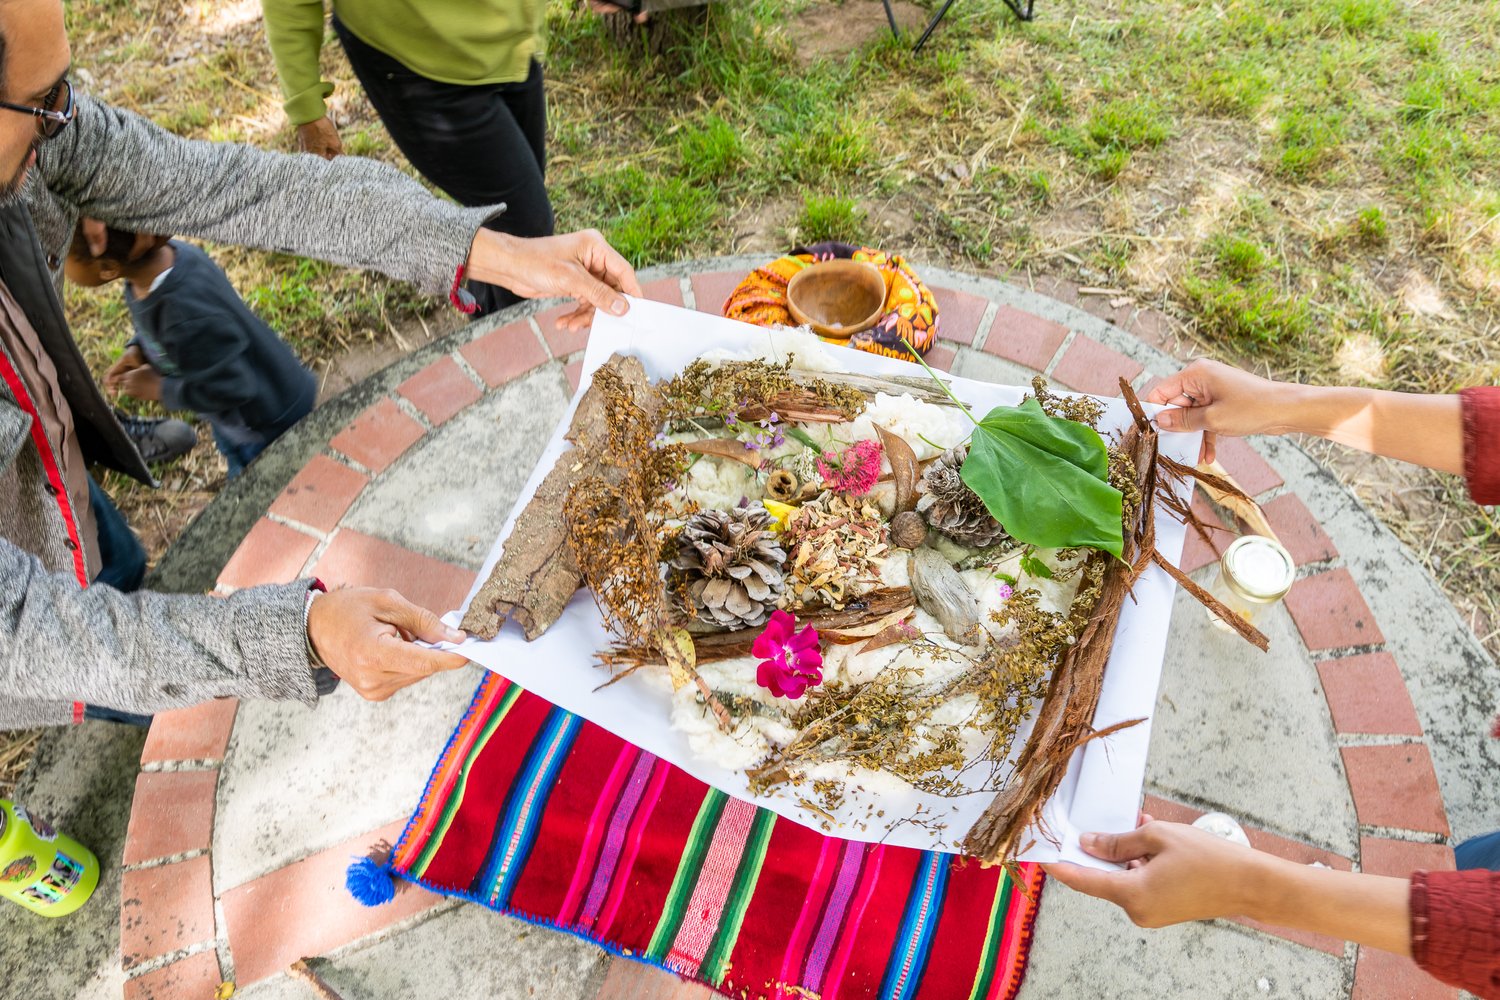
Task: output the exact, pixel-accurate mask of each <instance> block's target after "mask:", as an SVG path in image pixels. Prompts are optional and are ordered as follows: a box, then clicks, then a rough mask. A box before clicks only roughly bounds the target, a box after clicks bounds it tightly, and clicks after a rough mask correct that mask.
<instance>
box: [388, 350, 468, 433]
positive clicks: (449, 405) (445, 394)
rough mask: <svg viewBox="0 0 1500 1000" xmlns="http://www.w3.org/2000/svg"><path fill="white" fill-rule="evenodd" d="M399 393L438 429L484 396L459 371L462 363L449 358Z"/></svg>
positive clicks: (430, 367)
mask: <svg viewBox="0 0 1500 1000" xmlns="http://www.w3.org/2000/svg"><path fill="white" fill-rule="evenodd" d="M396 391H397V392H398V393H400V394H401V395H403V396H405V397H406V398H407V399H408V400H410V401H411V404H412V405H413V406H415V407H416V408H417V409H419V410H421V411H422V414H423V416H425V417H426V418H427V419H428V420H430V421H432V425H433V426H434V427H436V426H438V425H439V424H442V423H444V422H446V421H447V420H449V419H450V418H451V417H452V416H453V415H454V414H455V413H457V412H458V411H459V410H462V409H463V408H464V407H466V406H468V405H469V404H470V403H474V402H477V401H478V400H479V397H480V396H482V395H484V393H482V392H481V391H480V389H479V386H477V385H475V384H474V380H473V379H471V378H469V376H468V375H467V374H466V373H465V372H464V370H463V369H462V368H460V367H458V362H457V361H454V360H453V359H452V358H449V357H442V358H438V359H437V360H436V361H434V362H433V363H432V364H430V365H428V366H427V367H426V368H423V369H422V370H421V371H419V372H417V373H416V374H415V375H413V376H412V377H411V378H409V379H407V380H406V381H405V382H402V383H401V384H400V385H398V386H396Z"/></svg>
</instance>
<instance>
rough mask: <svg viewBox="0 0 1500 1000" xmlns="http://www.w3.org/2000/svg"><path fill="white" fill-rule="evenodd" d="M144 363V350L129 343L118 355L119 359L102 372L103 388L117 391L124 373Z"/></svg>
mask: <svg viewBox="0 0 1500 1000" xmlns="http://www.w3.org/2000/svg"><path fill="white" fill-rule="evenodd" d="M145 363H146V354H145V352H144V351H142V350H141V349H140V347H139V346H138V345H136V344H131V345H130V346H129V347H127V348H125V353H124V354H121V355H120V359H119V360H118V361H116V362H115V363H114V364H112V365H110V366H109V370H108V371H106V372H105V373H104V388H106V389H108V390H109V391H110V392H117V391H119V389H120V381H121V379H123V378H124V377H125V375H126V373H128V372H132V371H135V369H137V368H140V367H141V366H142V365H144V364H145Z"/></svg>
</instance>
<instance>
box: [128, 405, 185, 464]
mask: <svg viewBox="0 0 1500 1000" xmlns="http://www.w3.org/2000/svg"><path fill="white" fill-rule="evenodd" d="M115 416H116V417H118V418H119V420H120V426H121V427H123V428H125V433H126V434H127V435H129V436H130V440H132V441H134V442H135V446H136V448H138V449H139V450H140V453H141V457H142V458H144V459H145V460H146V462H147V463H148V464H151V465H156V464H158V463H161V462H171V461H174V460H175V459H179V458H181V457H182V456H183V455H186V454H187V453H188V452H190V451H192V450H193V448H194V447H195V446H196V445H197V444H198V432H197V431H195V430H193V426H192V424H189V423H186V422H184V421H181V420H177V419H175V418H172V417H132V416H130V415H129V414H127V413H121V412H120V411H119V410H116V411H115Z"/></svg>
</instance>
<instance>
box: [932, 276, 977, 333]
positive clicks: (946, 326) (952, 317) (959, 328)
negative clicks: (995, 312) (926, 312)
mask: <svg viewBox="0 0 1500 1000" xmlns="http://www.w3.org/2000/svg"><path fill="white" fill-rule="evenodd" d="M931 292H932V297H933V298H934V299H936V300H937V307H938V336H939V337H941V338H943V339H944V340H951V341H953V342H954V343H956V344H965V345H967V344H972V343H974V336H975V335H976V334H977V333H979V321H980V320H982V319H984V311H985V310H986V309H988V308H989V307H990V300H989V299H985V298H980V297H979V296H978V295H970V294H969V293H968V292H960V291H958V290H957V289H953V288H933V289H931Z"/></svg>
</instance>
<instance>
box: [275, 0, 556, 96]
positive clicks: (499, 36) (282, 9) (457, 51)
mask: <svg viewBox="0 0 1500 1000" xmlns="http://www.w3.org/2000/svg"><path fill="white" fill-rule="evenodd" d="M323 3H324V0H262V4H261V6H262V8H263V9H264V12H265V20H266V37H267V39H268V40H269V42H270V43H271V55H272V57H273V58H274V59H275V60H276V72H277V73H278V74H279V75H280V76H281V91H282V94H283V95H284V96H285V97H286V115H287V117H288V118H290V119H291V122H292V124H293V125H305V124H306V123H308V122H311V121H317V120H318V119H319V118H322V117H323V116H324V115H325V114H327V108H326V106H325V105H324V103H323V99H324V98H326V97H327V96H328V95H329V94H331V93H333V84H331V83H329V82H328V81H327V80H324V79H323V75H322V72H321V71H320V70H319V68H318V54H319V53H320V52H321V51H322V48H323V17H324V10H323ZM333 11H334V13H335V14H337V15H338V18H339V20H340V21H342V22H343V23H344V27H346V28H348V29H349V30H350V31H351V32H352V33H353V34H354V36H355V37H356V38H358V39H359V40H360V41H362V42H364V43H365V44H366V45H369V46H371V47H373V48H376V49H379V50H380V51H381V52H384V53H385V54H386V55H388V56H390V57H391V58H392V59H394V60H396V61H397V62H399V63H401V64H402V65H403V66H405V67H406V68H407V69H409V70H411V71H412V72H413V73H416V74H418V75H420V76H425V77H427V78H428V79H429V80H437V81H438V82H440V83H457V84H482V83H514V82H516V81H518V80H524V79H526V76H527V73H528V72H529V71H530V69H531V60H532V58H533V57H535V58H541V55H542V44H543V43H542V39H543V32H544V29H545V19H546V13H547V0H333Z"/></svg>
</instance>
